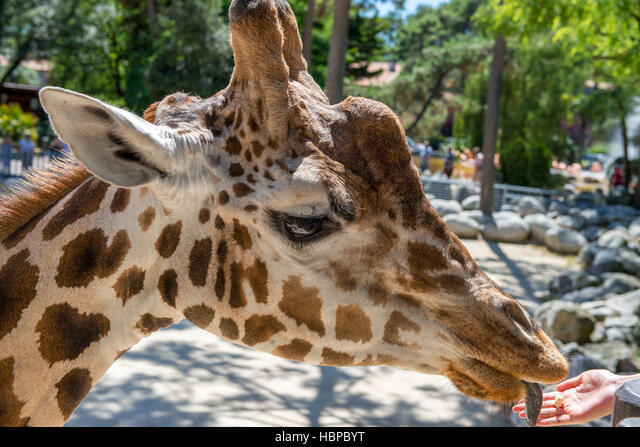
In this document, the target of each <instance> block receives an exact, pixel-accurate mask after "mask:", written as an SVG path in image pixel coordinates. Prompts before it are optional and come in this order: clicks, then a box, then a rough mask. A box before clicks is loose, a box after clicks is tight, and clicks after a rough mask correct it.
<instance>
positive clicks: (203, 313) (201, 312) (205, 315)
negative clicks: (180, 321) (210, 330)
mask: <svg viewBox="0 0 640 447" xmlns="http://www.w3.org/2000/svg"><path fill="white" fill-rule="evenodd" d="M183 313H184V316H185V318H187V320H189V321H191V322H192V323H193V324H195V325H196V326H198V327H201V328H202V329H204V328H206V327H207V326H209V324H210V323H211V322H212V321H213V317H215V314H216V313H215V311H214V310H213V309H212V308H210V307H209V306H207V305H205V304H198V305H195V306H190V307H188V308H186V309H185V310H184V312H183Z"/></svg>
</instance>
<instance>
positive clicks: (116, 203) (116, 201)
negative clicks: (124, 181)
mask: <svg viewBox="0 0 640 447" xmlns="http://www.w3.org/2000/svg"><path fill="white" fill-rule="evenodd" d="M130 198H131V190H130V189H124V188H118V189H117V190H116V193H115V194H114V195H113V200H112V201H111V206H110V209H111V212H112V213H121V212H123V211H124V210H125V209H127V205H129V199H130Z"/></svg>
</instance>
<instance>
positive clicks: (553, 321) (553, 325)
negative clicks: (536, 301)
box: [534, 300, 596, 344]
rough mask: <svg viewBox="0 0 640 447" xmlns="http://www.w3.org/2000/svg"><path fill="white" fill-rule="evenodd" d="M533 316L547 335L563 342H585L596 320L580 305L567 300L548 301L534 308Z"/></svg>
mask: <svg viewBox="0 0 640 447" xmlns="http://www.w3.org/2000/svg"><path fill="white" fill-rule="evenodd" d="M534 318H535V319H536V321H538V323H539V324H540V327H541V328H542V330H543V331H545V332H546V333H547V334H548V335H550V336H552V337H555V338H557V339H559V340H560V341H562V342H563V343H569V342H572V341H575V342H576V343H580V344H582V343H587V342H588V341H589V337H590V336H591V333H592V332H593V330H594V329H595V326H596V320H595V318H593V317H592V316H591V315H589V313H588V312H587V311H585V310H584V309H582V307H580V305H578V304H576V303H571V302H567V301H557V300H554V301H548V302H546V303H544V304H541V305H540V307H538V309H537V310H536V312H535V314H534Z"/></svg>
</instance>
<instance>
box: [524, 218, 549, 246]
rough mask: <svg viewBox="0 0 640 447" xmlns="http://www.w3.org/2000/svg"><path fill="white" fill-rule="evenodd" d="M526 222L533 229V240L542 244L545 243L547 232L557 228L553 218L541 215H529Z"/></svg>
mask: <svg viewBox="0 0 640 447" xmlns="http://www.w3.org/2000/svg"><path fill="white" fill-rule="evenodd" d="M524 221H525V222H526V223H528V224H529V228H531V237H532V239H533V240H534V241H535V242H538V243H540V244H543V243H544V236H545V234H546V233H547V231H548V230H550V229H551V228H553V227H556V226H557V225H556V223H555V222H554V221H553V220H552V219H551V218H549V217H548V216H547V215H546V214H541V213H535V214H528V215H526V216H525V217H524Z"/></svg>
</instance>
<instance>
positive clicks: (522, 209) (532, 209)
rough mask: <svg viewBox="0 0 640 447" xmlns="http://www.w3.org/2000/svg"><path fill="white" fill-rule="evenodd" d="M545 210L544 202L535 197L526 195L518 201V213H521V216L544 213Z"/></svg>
mask: <svg viewBox="0 0 640 447" xmlns="http://www.w3.org/2000/svg"><path fill="white" fill-rule="evenodd" d="M545 211H546V210H545V208H544V204H543V203H542V202H541V201H540V200H538V199H536V198H535V197H530V196H524V197H522V198H521V199H520V200H519V201H518V214H520V217H524V216H528V215H529V214H542V213H544V212H545Z"/></svg>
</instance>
